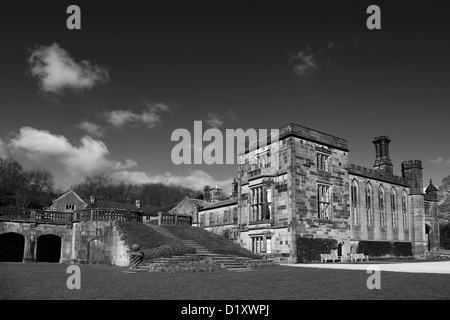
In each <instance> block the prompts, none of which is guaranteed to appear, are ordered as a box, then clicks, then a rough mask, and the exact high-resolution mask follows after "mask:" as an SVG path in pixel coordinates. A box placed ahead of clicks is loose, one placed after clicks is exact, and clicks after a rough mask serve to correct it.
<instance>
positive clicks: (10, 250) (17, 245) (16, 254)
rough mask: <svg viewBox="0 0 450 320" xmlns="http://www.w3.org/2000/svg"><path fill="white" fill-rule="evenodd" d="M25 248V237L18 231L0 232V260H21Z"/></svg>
mask: <svg viewBox="0 0 450 320" xmlns="http://www.w3.org/2000/svg"><path fill="white" fill-rule="evenodd" d="M24 248H25V237H24V236H23V235H21V234H19V233H15V232H8V233H4V234H0V261H1V262H22V261H23V252H24Z"/></svg>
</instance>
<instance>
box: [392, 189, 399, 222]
mask: <svg viewBox="0 0 450 320" xmlns="http://www.w3.org/2000/svg"><path fill="white" fill-rule="evenodd" d="M391 214H392V228H397V227H398V221H397V194H396V192H395V190H394V188H392V189H391Z"/></svg>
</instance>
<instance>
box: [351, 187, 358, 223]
mask: <svg viewBox="0 0 450 320" xmlns="http://www.w3.org/2000/svg"><path fill="white" fill-rule="evenodd" d="M358 198H359V197H358V183H357V182H356V180H353V181H352V186H351V201H352V219H353V224H359V213H358Z"/></svg>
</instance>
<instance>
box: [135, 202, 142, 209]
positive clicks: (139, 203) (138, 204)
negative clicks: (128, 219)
mask: <svg viewBox="0 0 450 320" xmlns="http://www.w3.org/2000/svg"><path fill="white" fill-rule="evenodd" d="M135 203H136V208H141V200H136V202H135Z"/></svg>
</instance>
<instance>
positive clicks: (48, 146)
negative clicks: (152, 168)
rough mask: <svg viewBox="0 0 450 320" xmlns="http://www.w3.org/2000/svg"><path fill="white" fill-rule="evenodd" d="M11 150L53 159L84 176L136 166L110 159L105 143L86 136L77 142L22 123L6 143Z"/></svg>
mask: <svg viewBox="0 0 450 320" xmlns="http://www.w3.org/2000/svg"><path fill="white" fill-rule="evenodd" d="M8 148H9V150H10V151H11V152H12V153H17V154H21V155H25V156H26V157H28V158H29V159H30V160H32V161H46V160H53V161H56V162H58V163H60V164H61V165H62V166H63V167H64V169H65V170H66V171H67V172H68V173H70V174H71V175H75V176H87V175H91V174H95V173H97V172H105V171H108V170H109V171H110V170H126V169H130V168H133V167H135V166H136V165H137V164H136V162H135V161H133V160H131V159H128V160H126V161H125V163H124V164H123V163H121V162H119V161H116V160H113V159H110V153H109V151H108V149H107V148H106V145H105V144H104V143H103V142H102V141H99V140H95V139H93V138H91V137H89V136H85V137H83V138H81V139H80V143H79V145H78V146H75V145H73V144H72V143H70V142H69V141H68V140H67V138H65V137H64V136H61V135H54V134H51V133H50V132H48V131H46V130H38V129H35V128H31V127H23V128H21V129H20V132H19V134H17V135H16V137H14V138H13V139H11V141H10V142H9V143H8Z"/></svg>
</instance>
